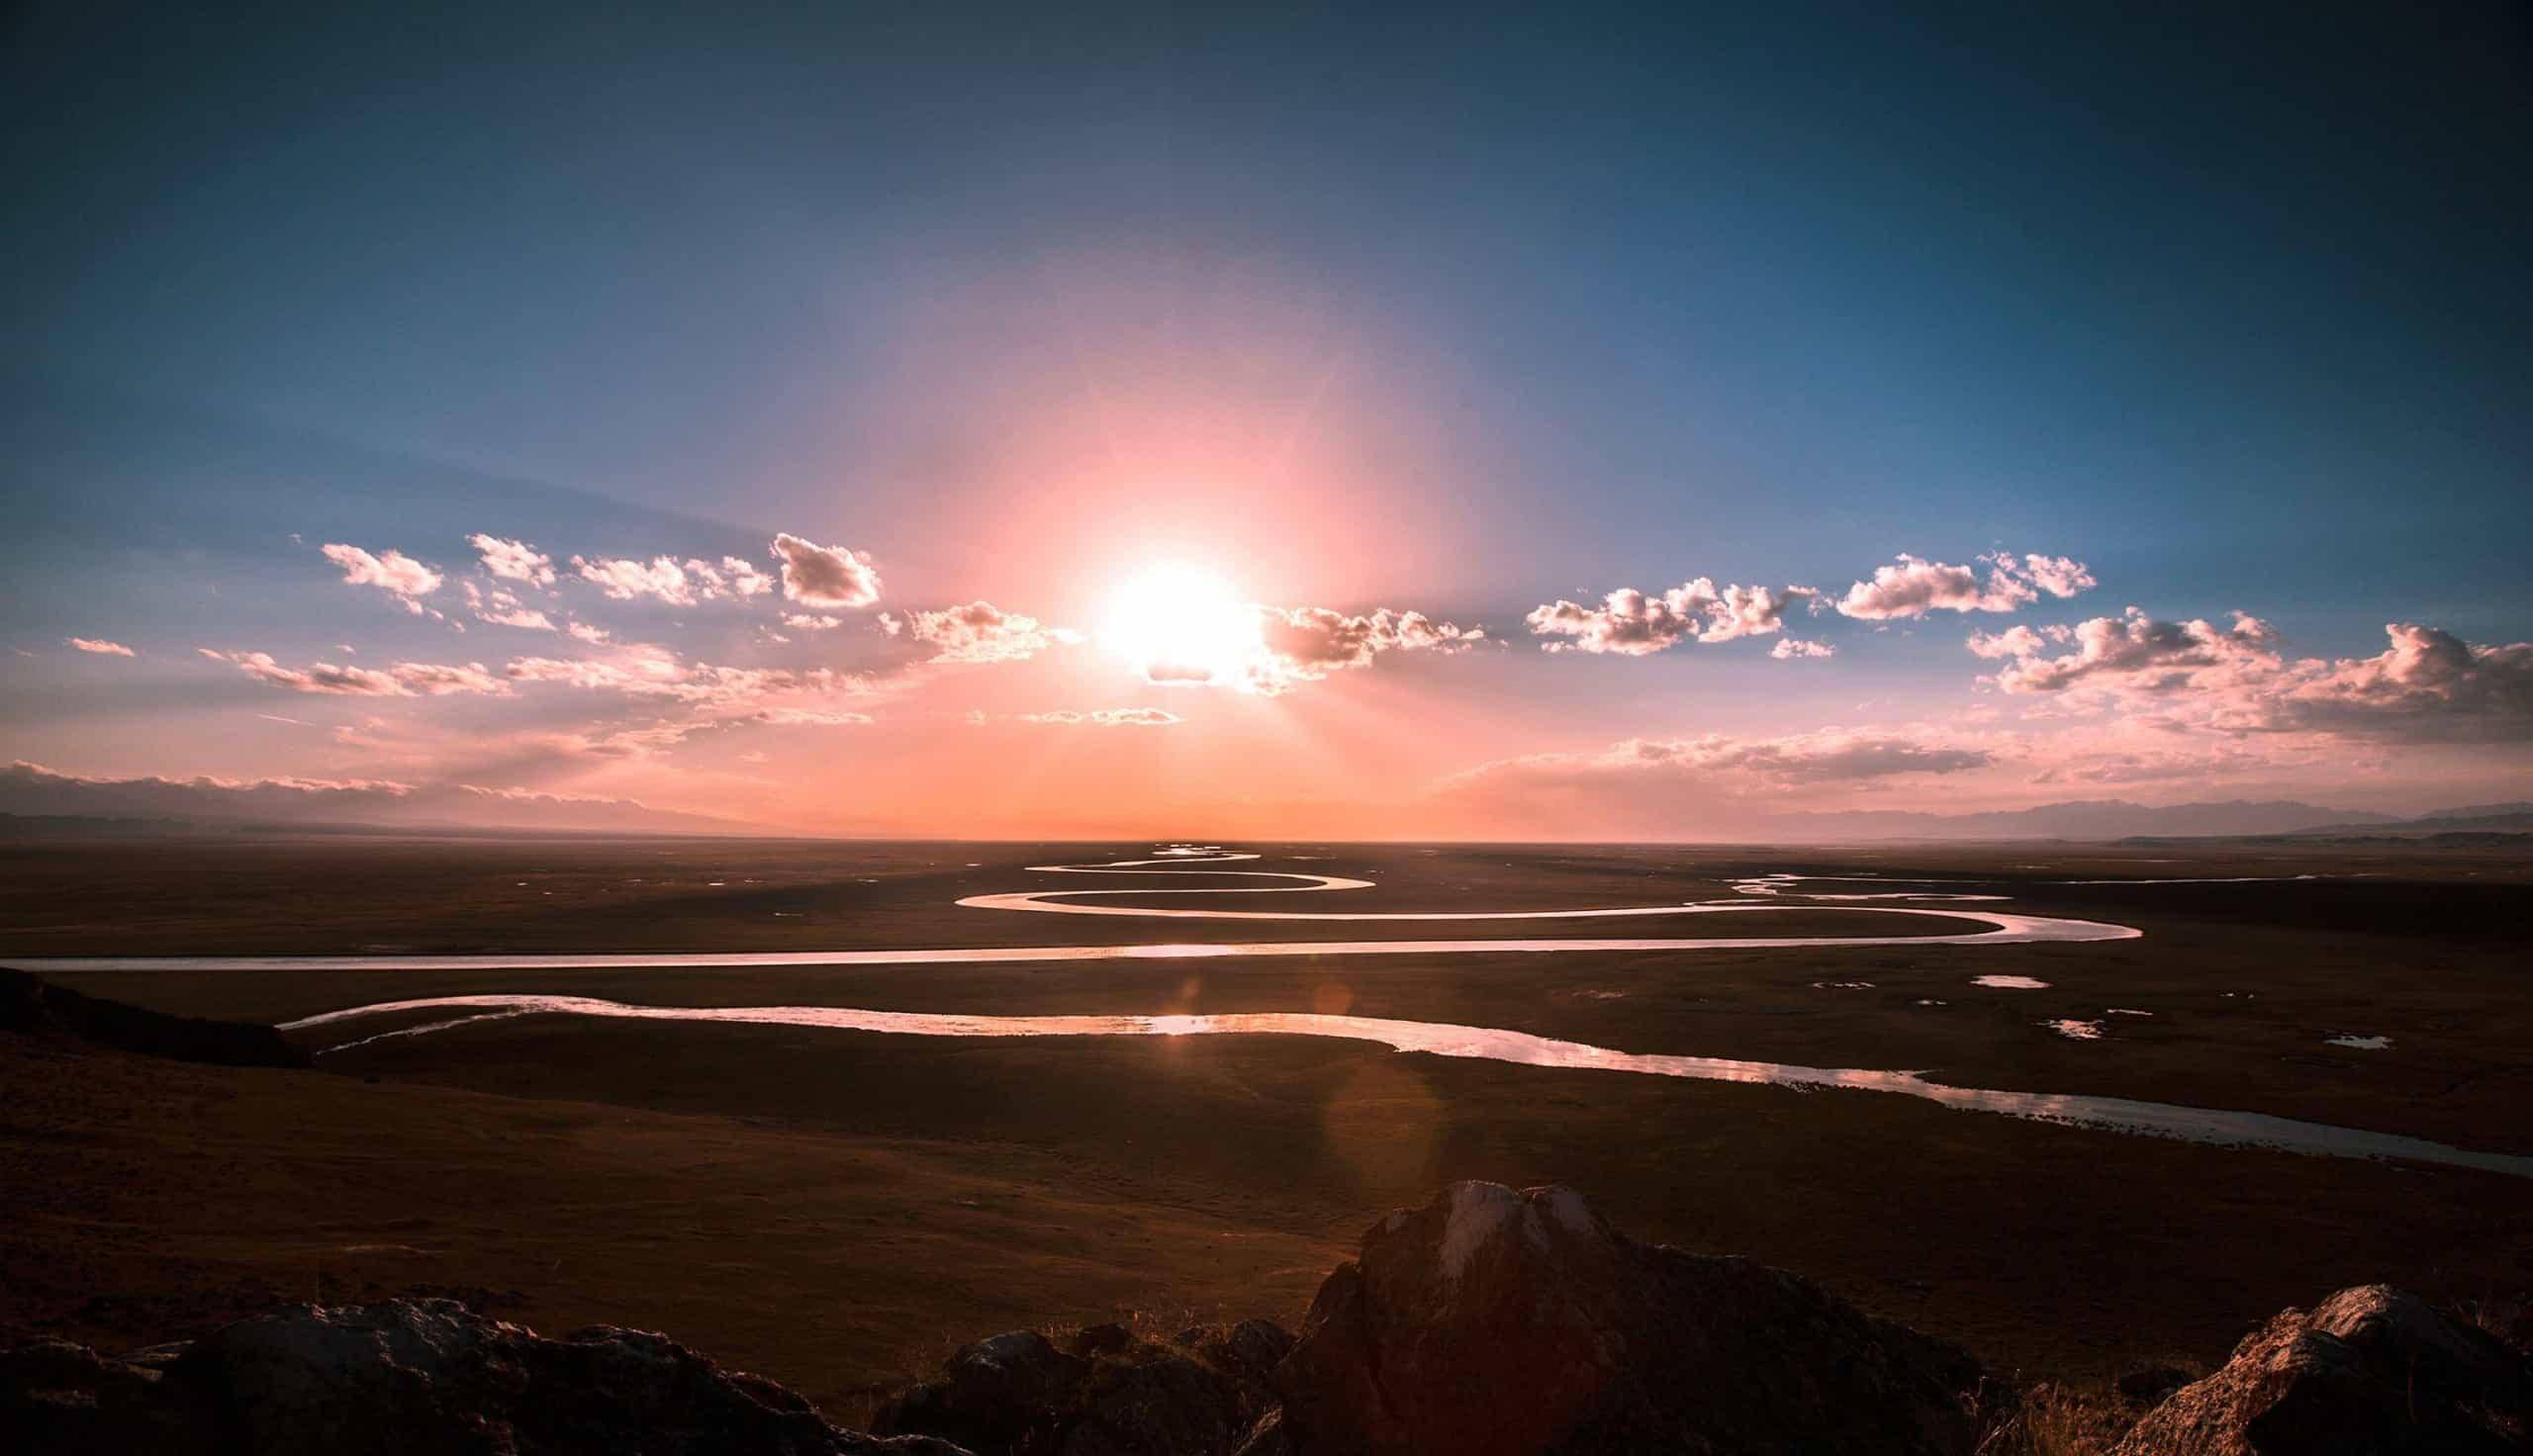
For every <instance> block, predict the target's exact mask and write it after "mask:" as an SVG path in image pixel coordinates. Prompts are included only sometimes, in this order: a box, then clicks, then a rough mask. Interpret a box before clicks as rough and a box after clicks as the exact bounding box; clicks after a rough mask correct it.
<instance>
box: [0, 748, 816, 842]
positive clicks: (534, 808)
mask: <svg viewBox="0 0 2533 1456" xmlns="http://www.w3.org/2000/svg"><path fill="white" fill-rule="evenodd" d="M0 821H6V822H5V823H0V833H7V834H11V835H14V836H17V837H30V836H61V835H108V834H119V835H133V834H152V835H155V834H194V833H204V832H228V833H235V832H240V831H255V830H264V831H283V832H288V833H294V834H306V833H328V834H357V833H362V832H384V833H394V834H456V833H482V832H492V833H501V834H548V833H561V834H636V835H639V834H709V835H760V834H766V833H769V832H772V831H768V830H766V829H764V828H762V827H761V826H757V825H752V824H745V823H741V822H739V821H737V820H732V819H715V818H711V817H709V816H706V815H703V814H681V813H677V812H674V811H672V810H667V809H655V808H652V807H651V806H649V805H648V804H644V803H641V802H639V801H638V800H634V799H608V798H592V797H586V796H579V795H572V794H552V793H532V792H526V791H521V790H516V789H488V788H476V787H471V786H466V785H455V784H447V785H421V786H415V785H407V784H398V783H381V782H348V783H325V782H315V781H310V780H305V779H290V778H265V779H254V780H224V779H216V778H191V779H177V778H85V777H80V776H78V775H75V774H56V773H54V772H52V771H51V770H49V769H47V768H44V767H43V766H41V765H38V764H28V763H15V764H11V765H9V766H7V767H6V768H0Z"/></svg>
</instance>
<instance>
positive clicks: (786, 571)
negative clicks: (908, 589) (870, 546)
mask: <svg viewBox="0 0 2533 1456" xmlns="http://www.w3.org/2000/svg"><path fill="white" fill-rule="evenodd" d="M773 550H774V554H775V556H776V557H777V558H779V559H780V560H781V561H782V563H783V594H784V595H785V596H788V597H790V598H791V599H792V600H794V601H797V602H798V603H800V604H801V605H802V606H812V607H864V606H869V605H870V604H871V603H873V602H875V601H877V600H879V599H880V573H879V569H878V568H876V567H874V566H873V565H872V564H871V558H870V557H869V556H867V555H865V554H864V553H862V552H859V551H854V550H852V549H850V548H848V547H843V546H821V545H819V544H818V543H816V542H815V541H808V540H803V539H802V538H800V537H798V536H795V535H793V534H792V533H791V532H789V531H785V532H782V533H779V534H778V535H776V536H775V538H774V547H773Z"/></svg>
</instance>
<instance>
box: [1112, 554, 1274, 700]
mask: <svg viewBox="0 0 2533 1456" xmlns="http://www.w3.org/2000/svg"><path fill="white" fill-rule="evenodd" d="M1099 640H1100V641H1101V642H1103V643H1105V644H1106V645H1107V647H1108V650H1109V651H1111V652H1113V653H1115V654H1117V655H1118V656H1119V657H1121V658H1123V659H1125V661H1126V662H1127V663H1128V664H1130V665H1132V666H1133V668H1134V669H1135V671H1137V672H1139V673H1141V674H1143V675H1144V677H1145V678H1146V679H1148V680H1149V681H1151V682H1154V683H1228V682H1231V681H1233V680H1235V679H1237V678H1238V677H1239V676H1240V674H1241V673H1242V671H1243V670H1244V669H1245V668H1246V667H1247V666H1248V665H1249V664H1250V663H1251V662H1252V661H1253V660H1255V658H1256V657H1257V655H1258V653H1259V650H1260V641H1259V635H1258V620H1257V614H1256V613H1255V612H1253V611H1252V610H1251V609H1250V607H1249V604H1248V603H1247V602H1245V601H1243V600H1242V599H1241V595H1240V593H1239V592H1237V591H1235V590H1234V589H1233V587H1232V585H1231V583H1230V582H1228V581H1226V580H1224V579H1223V577H1222V576H1221V575H1220V574H1218V573H1215V572H1210V571H1207V570H1205V569H1204V568H1202V567H1196V566H1189V565H1186V564H1183V563H1174V562H1173V563H1169V564H1166V565H1161V566H1155V567H1151V568H1148V569H1146V570H1145V571H1143V572H1141V573H1138V574H1137V575H1135V576H1133V577H1131V578H1129V579H1127V581H1125V582H1124V583H1123V584H1122V585H1120V586H1119V587H1118V588H1117V590H1116V592H1115V593H1114V594H1113V595H1111V596H1110V598H1109V603H1108V612H1107V616H1106V619H1105V620H1104V622H1103V623H1102V625H1101V628H1100V633H1099Z"/></svg>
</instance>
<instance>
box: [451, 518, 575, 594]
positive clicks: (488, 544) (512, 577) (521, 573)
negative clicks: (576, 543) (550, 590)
mask: <svg viewBox="0 0 2533 1456" xmlns="http://www.w3.org/2000/svg"><path fill="white" fill-rule="evenodd" d="M466 544H467V545H469V546H472V547H474V548H475V552H476V554H477V555H478V556H479V557H481V558H482V559H483V562H484V570H486V571H488V572H491V573H492V574H493V575H494V576H496V577H499V578H501V579H502V580H503V581H506V582H519V583H522V584H524V585H526V586H530V587H551V586H553V585H554V558H552V557H550V556H547V555H546V554H545V553H543V552H541V551H539V550H537V549H536V548H535V547H533V546H530V545H528V544H527V543H526V542H525V541H509V540H504V539H503V538H502V537H500V536H488V535H486V534H484V533H483V532H481V531H478V532H476V533H475V534H474V535H472V536H469V537H467V538H466Z"/></svg>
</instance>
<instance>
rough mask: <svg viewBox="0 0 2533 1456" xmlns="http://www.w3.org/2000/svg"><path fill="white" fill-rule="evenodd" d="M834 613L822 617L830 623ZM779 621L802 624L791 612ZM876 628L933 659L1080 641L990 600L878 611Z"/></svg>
mask: <svg viewBox="0 0 2533 1456" xmlns="http://www.w3.org/2000/svg"><path fill="white" fill-rule="evenodd" d="M836 620H837V619H836V618H833V617H828V618H824V619H821V621H820V623H819V624H820V625H822V626H832V625H834V624H835V622H836ZM784 621H786V622H787V623H791V624H793V625H796V626H797V625H801V623H799V622H797V620H796V619H794V618H792V617H789V616H787V617H785V618H784ZM879 621H880V630H882V631H883V632H886V633H888V634H889V635H890V636H891V637H905V638H908V639H910V640H912V641H916V642H923V643H928V644H930V645H931V646H933V647H935V648H937V649H939V650H938V651H937V652H935V653H934V655H933V657H932V661H934V662H936V663H1006V662H1020V661H1023V660H1025V659H1028V658H1033V657H1036V656H1037V655H1038V654H1039V653H1042V652H1045V651H1046V650H1047V649H1048V648H1051V647H1055V646H1057V645H1059V644H1064V643H1074V642H1079V641H1080V640H1081V634H1080V633H1079V632H1076V631H1074V630H1072V629H1071V628H1067V627H1049V626H1044V625H1042V624H1041V623H1040V622H1039V621H1038V619H1037V618H1036V617H1029V616H1022V615H1021V614H1020V613H1018V612H1008V611H1004V610H1003V609H1002V608H1000V607H998V606H995V605H994V604H993V603H992V602H990V601H982V600H980V601H971V602H969V603H967V604H966V605H964V606H950V607H944V608H942V609H941V610H939V611H915V612H908V613H906V614H905V615H904V616H896V615H893V614H891V613H889V612H882V613H881V614H880V618H879Z"/></svg>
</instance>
